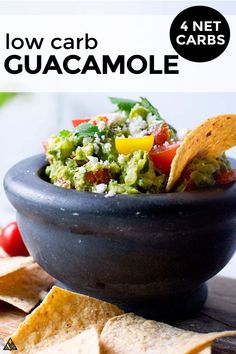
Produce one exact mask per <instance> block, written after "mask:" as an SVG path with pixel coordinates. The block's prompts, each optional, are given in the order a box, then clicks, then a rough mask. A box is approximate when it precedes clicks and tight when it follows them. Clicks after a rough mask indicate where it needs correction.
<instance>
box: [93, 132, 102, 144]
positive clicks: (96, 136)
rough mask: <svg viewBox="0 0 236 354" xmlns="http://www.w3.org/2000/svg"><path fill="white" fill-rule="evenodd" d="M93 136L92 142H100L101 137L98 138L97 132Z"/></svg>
mask: <svg viewBox="0 0 236 354" xmlns="http://www.w3.org/2000/svg"><path fill="white" fill-rule="evenodd" d="M94 137H95V140H94V142H95V143H96V144H100V143H101V139H100V137H99V136H98V134H97V133H96V134H94Z"/></svg>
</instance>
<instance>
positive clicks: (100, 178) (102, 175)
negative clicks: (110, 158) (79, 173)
mask: <svg viewBox="0 0 236 354" xmlns="http://www.w3.org/2000/svg"><path fill="white" fill-rule="evenodd" d="M85 179H86V181H87V182H89V183H91V184H100V183H105V184H107V183H109V181H110V179H111V177H110V174H109V171H108V170H106V169H103V170H98V171H97V172H92V171H89V172H86V174H85Z"/></svg>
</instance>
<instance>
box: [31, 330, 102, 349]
mask: <svg viewBox="0 0 236 354" xmlns="http://www.w3.org/2000/svg"><path fill="white" fill-rule="evenodd" d="M52 353H53V354H66V353H70V354H100V348H99V336H98V332H97V330H96V328H90V329H87V330H85V331H83V332H81V333H79V334H77V335H76V336H74V337H73V338H71V339H67V340H65V341H64V342H62V343H57V344H55V345H53V346H51V347H49V348H46V349H45V350H42V351H41V350H40V351H39V352H38V354H52Z"/></svg>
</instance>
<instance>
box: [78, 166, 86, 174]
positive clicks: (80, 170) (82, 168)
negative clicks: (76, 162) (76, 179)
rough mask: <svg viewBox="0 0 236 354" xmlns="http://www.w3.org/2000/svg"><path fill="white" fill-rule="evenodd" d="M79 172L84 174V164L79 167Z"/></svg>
mask: <svg viewBox="0 0 236 354" xmlns="http://www.w3.org/2000/svg"><path fill="white" fill-rule="evenodd" d="M78 172H79V174H82V175H83V174H85V173H86V168H85V167H84V166H81V167H79V171H78Z"/></svg>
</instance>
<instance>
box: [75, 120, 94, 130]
mask: <svg viewBox="0 0 236 354" xmlns="http://www.w3.org/2000/svg"><path fill="white" fill-rule="evenodd" d="M90 120H91V118H77V119H73V120H72V124H73V126H74V128H76V127H78V125H80V124H82V123H88V122H89V121H90Z"/></svg>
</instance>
